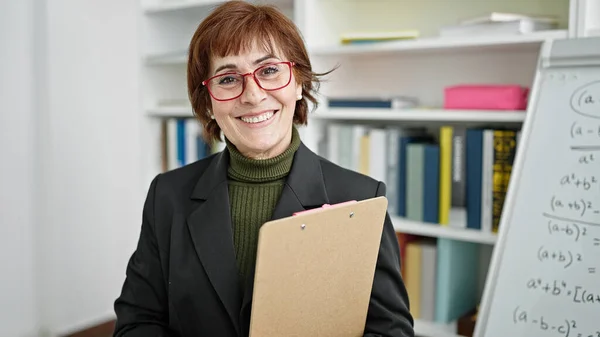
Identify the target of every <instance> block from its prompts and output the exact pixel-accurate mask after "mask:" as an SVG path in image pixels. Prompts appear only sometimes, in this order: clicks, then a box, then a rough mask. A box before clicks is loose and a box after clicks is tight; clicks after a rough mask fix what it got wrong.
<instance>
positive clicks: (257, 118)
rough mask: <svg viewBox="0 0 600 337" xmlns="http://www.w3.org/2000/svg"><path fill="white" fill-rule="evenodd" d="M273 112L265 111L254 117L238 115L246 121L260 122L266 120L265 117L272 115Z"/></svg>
mask: <svg viewBox="0 0 600 337" xmlns="http://www.w3.org/2000/svg"><path fill="white" fill-rule="evenodd" d="M273 114H274V112H273V111H269V112H265V113H264V114H262V115H258V116H254V117H240V119H241V120H243V121H244V122H246V123H260V122H263V121H266V120H267V119H269V118H271V117H273Z"/></svg>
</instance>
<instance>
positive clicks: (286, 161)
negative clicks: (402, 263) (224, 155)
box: [225, 126, 300, 183]
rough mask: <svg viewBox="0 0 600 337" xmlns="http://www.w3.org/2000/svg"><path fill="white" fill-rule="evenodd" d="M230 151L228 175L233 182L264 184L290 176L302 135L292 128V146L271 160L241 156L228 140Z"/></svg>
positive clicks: (226, 141) (226, 140)
mask: <svg viewBox="0 0 600 337" xmlns="http://www.w3.org/2000/svg"><path fill="white" fill-rule="evenodd" d="M225 143H226V145H227V150H228V151H229V157H230V160H229V168H228V170H227V175H228V176H229V178H232V179H233V180H237V181H241V182H247V183H264V182H270V181H275V180H278V179H281V178H283V177H285V176H287V175H288V173H289V172H290V169H291V167H292V162H293V160H294V154H295V153H296V150H298V147H299V146H300V135H299V134H298V130H297V129H296V127H295V126H292V141H291V143H290V146H289V147H288V148H287V149H286V150H285V151H284V152H283V153H281V154H280V155H278V156H276V157H273V158H269V159H251V158H248V157H246V156H244V155H243V154H241V153H240V152H239V151H238V149H237V148H236V147H235V145H233V144H232V143H231V142H230V141H229V140H228V139H227V138H225Z"/></svg>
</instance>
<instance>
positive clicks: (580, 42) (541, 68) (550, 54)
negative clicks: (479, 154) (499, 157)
mask: <svg viewBox="0 0 600 337" xmlns="http://www.w3.org/2000/svg"><path fill="white" fill-rule="evenodd" d="M555 41H558V42H556V44H555ZM596 41H598V42H600V37H583V38H567V39H558V40H555V39H548V40H546V41H544V42H543V43H542V45H541V47H540V55H539V57H538V66H537V70H536V73H535V79H534V82H533V87H532V91H531V96H530V97H531V99H530V104H529V105H528V107H527V116H526V117H525V121H524V122H523V127H522V129H521V141H520V144H522V145H520V146H519V145H518V148H517V153H516V155H515V161H514V165H513V171H512V173H511V176H510V180H509V185H508V186H509V187H508V190H507V193H506V201H505V204H504V208H503V210H502V215H501V217H500V230H499V236H498V242H497V244H496V246H495V247H494V252H493V254H492V259H491V262H490V268H489V270H488V275H487V277H486V282H485V287H484V291H483V299H482V301H481V305H480V308H479V314H478V315H477V322H476V324H475V331H474V333H473V337H485V333H486V328H487V324H488V318H489V313H490V310H491V304H492V301H493V297H494V295H495V290H496V280H497V279H498V274H499V269H500V264H501V262H502V257H503V252H504V249H505V246H506V240H507V236H508V233H509V230H510V227H509V226H510V224H511V223H512V216H513V210H514V207H515V200H516V196H518V195H519V188H520V185H521V184H520V182H521V176H522V171H523V165H524V158H527V152H528V151H529V147H528V144H529V137H530V134H531V130H532V128H533V124H534V123H535V118H536V112H537V108H538V104H539V97H540V95H539V91H540V88H541V83H542V81H543V77H544V74H545V72H546V71H547V70H548V69H550V68H552V69H554V68H564V67H586V66H600V48H598V47H595V46H596V45H598V46H600V43H597V42H596ZM593 46H594V47H593Z"/></svg>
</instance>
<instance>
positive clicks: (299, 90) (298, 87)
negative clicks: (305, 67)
mask: <svg viewBox="0 0 600 337" xmlns="http://www.w3.org/2000/svg"><path fill="white" fill-rule="evenodd" d="M296 97H300V98H302V83H296ZM300 98H299V99H300Z"/></svg>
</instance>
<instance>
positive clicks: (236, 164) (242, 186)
mask: <svg viewBox="0 0 600 337" xmlns="http://www.w3.org/2000/svg"><path fill="white" fill-rule="evenodd" d="M226 144H227V149H228V150H229V154H230V161H229V168H228V171H227V176H228V178H229V203H230V205H231V221H232V225H233V243H234V247H235V255H236V259H237V265H238V270H239V273H240V279H241V282H242V285H243V284H245V282H246V278H247V277H248V273H249V272H250V270H251V269H252V267H253V264H254V263H255V260H256V248H257V243H258V230H259V228H260V226H261V225H262V224H263V223H265V222H267V221H269V220H270V219H271V216H272V215H273V210H274V209H275V205H276V204H277V201H279V196H280V195H281V190H282V189H283V185H284V183H285V177H286V176H287V175H288V173H289V172H290V169H291V167H292V161H293V159H294V153H295V152H296V150H297V149H298V147H299V146H300V136H299V135H298V131H297V130H296V128H295V127H293V128H292V141H291V143H290V146H289V147H288V148H287V150H285V151H284V152H283V153H282V154H280V155H278V156H276V157H274V158H269V159H262V160H257V159H250V158H247V157H245V156H243V155H242V154H241V153H240V152H239V151H238V150H237V149H236V147H235V146H234V145H233V144H232V143H230V142H229V141H228V140H226Z"/></svg>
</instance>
